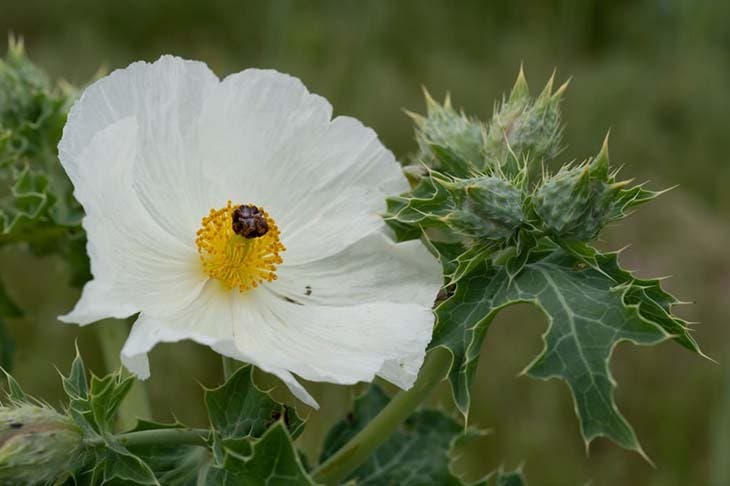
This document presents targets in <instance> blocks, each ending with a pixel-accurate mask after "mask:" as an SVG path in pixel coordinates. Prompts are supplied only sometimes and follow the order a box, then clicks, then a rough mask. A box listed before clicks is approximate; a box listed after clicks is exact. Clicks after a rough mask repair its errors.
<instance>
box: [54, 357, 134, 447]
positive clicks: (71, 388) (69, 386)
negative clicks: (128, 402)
mask: <svg viewBox="0 0 730 486" xmlns="http://www.w3.org/2000/svg"><path fill="white" fill-rule="evenodd" d="M62 381H63V389H64V391H65V392H66V395H67V396H68V398H69V412H70V414H71V416H72V417H73V418H74V420H75V421H76V423H77V425H78V426H79V427H81V428H82V429H83V430H84V431H85V432H86V433H87V434H88V435H89V436H99V435H101V436H105V437H107V436H111V435H112V433H113V432H114V425H115V422H116V415H117V411H118V410H119V407H120V405H121V404H122V401H123V400H124V398H125V397H126V396H127V394H128V393H129V390H130V388H131V387H132V384H133V383H134V378H133V377H131V376H130V377H124V376H123V374H122V370H121V369H119V370H117V371H116V372H114V373H110V374H108V375H106V376H104V377H103V378H99V377H97V376H95V375H93V374H92V375H91V381H90V383H89V382H88V381H87V378H86V365H85V364H84V360H83V358H82V357H81V354H80V353H79V350H78V347H77V348H76V357H75V358H74V360H73V362H72V363H71V371H70V372H69V374H68V376H64V377H63V380H62Z"/></svg>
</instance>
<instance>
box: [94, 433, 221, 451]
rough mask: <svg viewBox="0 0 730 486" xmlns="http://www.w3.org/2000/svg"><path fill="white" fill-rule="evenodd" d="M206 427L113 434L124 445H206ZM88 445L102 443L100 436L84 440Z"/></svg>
mask: <svg viewBox="0 0 730 486" xmlns="http://www.w3.org/2000/svg"><path fill="white" fill-rule="evenodd" d="M209 434H210V430H208V429H151V430H140V431H138V432H127V433H126V434H119V435H117V436H115V439H116V440H118V441H119V442H120V443H121V444H122V445H124V446H125V447H135V446H171V445H196V446H201V447H207V438H208V435H209ZM86 443H87V444H88V445H90V446H102V445H104V439H103V438H102V437H95V438H93V439H89V440H88V441H87V442H86Z"/></svg>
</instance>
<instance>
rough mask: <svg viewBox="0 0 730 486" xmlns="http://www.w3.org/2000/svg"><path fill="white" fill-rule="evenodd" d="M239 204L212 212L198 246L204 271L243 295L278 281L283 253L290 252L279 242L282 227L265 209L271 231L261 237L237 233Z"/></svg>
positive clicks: (207, 218) (202, 224)
mask: <svg viewBox="0 0 730 486" xmlns="http://www.w3.org/2000/svg"><path fill="white" fill-rule="evenodd" d="M239 207H240V206H239V205H232V204H231V201H228V204H227V205H226V207H224V208H221V209H211V210H210V214H208V215H207V216H205V217H204V218H203V220H202V222H201V225H200V229H199V230H198V232H197V238H196V239H195V244H196V245H197V247H198V253H200V261H201V262H202V263H203V270H204V271H205V273H207V274H208V275H209V276H210V277H212V278H215V279H217V280H220V281H221V282H222V283H223V284H224V285H225V286H226V287H227V288H228V289H234V288H238V290H239V291H241V292H243V291H245V290H249V289H252V288H255V287H257V286H258V285H259V284H260V283H261V282H263V281H267V282H271V281H273V280H276V273H275V270H276V266H277V265H278V264H280V263H281V262H282V258H281V256H280V255H279V253H280V252H283V251H284V250H286V248H285V247H284V245H283V244H282V243H281V240H280V239H279V228H278V227H277V226H276V223H274V220H273V219H272V218H271V217H270V216H269V215H268V213H267V212H266V211H264V210H263V209H262V208H258V209H259V210H260V211H261V213H262V214H263V217H264V218H265V219H266V223H267V225H268V231H266V233H265V234H263V235H262V236H258V237H250V238H244V237H243V236H241V235H239V234H236V233H235V232H234V230H233V219H232V218H233V213H234V211H236V209H238V208H239Z"/></svg>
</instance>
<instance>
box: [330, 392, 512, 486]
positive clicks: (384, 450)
mask: <svg viewBox="0 0 730 486" xmlns="http://www.w3.org/2000/svg"><path fill="white" fill-rule="evenodd" d="M388 402H389V398H388V396H387V395H386V394H385V393H384V392H383V390H382V389H381V388H380V387H378V386H377V385H372V386H371V387H370V389H369V390H368V392H367V393H365V394H363V395H362V396H360V397H358V398H356V399H355V405H354V410H353V412H352V413H350V414H348V415H347V416H346V417H345V418H344V419H343V420H341V421H340V422H339V423H337V424H335V426H334V427H333V428H332V429H331V430H330V431H329V433H328V434H327V437H326V439H325V443H324V449H323V452H322V456H321V457H320V462H324V461H326V460H327V459H328V458H329V457H330V456H332V455H333V454H334V453H335V452H337V451H338V450H339V449H341V448H342V447H343V446H344V445H345V444H346V443H347V442H348V441H349V440H350V439H352V438H353V437H354V436H355V435H356V434H357V433H358V432H360V431H361V430H362V429H363V428H364V427H365V426H366V425H367V424H368V423H369V422H370V421H371V420H373V418H375V417H376V416H377V415H378V413H379V412H380V411H381V410H382V409H383V408H384V407H385V406H386V405H387V404H388ZM475 435H480V433H479V432H477V431H473V430H470V429H467V430H464V427H463V426H462V425H461V424H460V423H458V422H457V421H455V420H454V419H452V418H451V417H448V416H447V415H445V414H444V413H442V412H440V411H437V410H422V411H419V412H416V413H414V414H413V415H412V416H411V417H409V418H408V420H406V422H405V423H404V424H403V425H402V426H401V427H399V428H398V429H397V430H396V431H395V433H394V434H393V435H392V436H391V437H390V438H389V439H388V441H387V442H385V443H384V444H383V445H381V446H380V447H379V448H378V449H377V450H376V451H375V452H374V453H373V455H372V456H371V457H370V458H369V459H368V460H367V461H366V462H365V463H363V464H362V465H361V466H360V467H359V468H358V469H357V470H356V471H354V472H353V473H352V474H351V475H350V476H349V477H348V478H347V479H348V480H352V481H354V482H355V483H356V484H358V485H362V486H364V485H373V486H375V485H380V484H398V485H406V486H408V485H414V486H415V485H421V484H439V485H445V486H448V485H454V486H456V485H460V484H462V481H461V480H460V479H459V478H458V477H457V476H456V475H455V474H454V473H453V472H452V471H451V467H450V464H451V455H452V449H453V447H454V446H455V445H456V444H458V443H460V442H462V441H464V440H467V439H469V438H471V437H473V436H475ZM482 481H486V478H485V479H484V480H482ZM479 484H484V485H486V484H494V483H488V482H479ZM496 484H501V483H496Z"/></svg>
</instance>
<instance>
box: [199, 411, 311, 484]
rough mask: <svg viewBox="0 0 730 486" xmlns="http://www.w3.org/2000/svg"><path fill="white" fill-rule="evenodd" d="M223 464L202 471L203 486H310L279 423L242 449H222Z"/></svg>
mask: <svg viewBox="0 0 730 486" xmlns="http://www.w3.org/2000/svg"><path fill="white" fill-rule="evenodd" d="M224 452H225V456H224V458H223V461H221V462H220V463H217V464H212V465H211V466H210V467H209V468H208V469H207V471H206V476H205V481H204V482H202V483H201V484H205V485H206V486H246V485H251V486H254V485H264V484H272V485H273V484H276V485H282V486H286V485H290V486H302V485H309V484H314V482H313V481H312V480H311V478H310V477H309V475H308V474H307V473H306V471H305V470H304V466H303V464H302V462H301V460H300V458H299V454H298V452H297V450H296V448H295V447H294V444H293V442H292V437H291V436H290V435H289V432H288V431H287V428H286V425H285V424H284V423H283V421H278V422H276V423H275V424H274V425H273V426H271V427H270V428H269V429H268V430H267V431H266V432H265V433H264V435H262V436H261V437H260V438H258V439H251V441H250V442H249V443H248V444H247V447H246V448H244V449H243V450H234V449H229V448H225V450H224Z"/></svg>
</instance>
